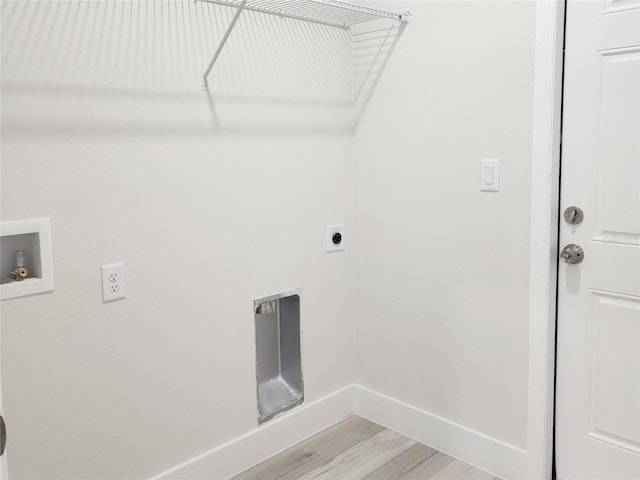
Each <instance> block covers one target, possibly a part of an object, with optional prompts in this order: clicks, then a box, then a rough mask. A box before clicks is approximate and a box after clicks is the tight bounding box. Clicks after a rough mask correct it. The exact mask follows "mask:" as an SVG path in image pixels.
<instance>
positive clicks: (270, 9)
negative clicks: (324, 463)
mask: <svg viewBox="0 0 640 480" xmlns="http://www.w3.org/2000/svg"><path fill="white" fill-rule="evenodd" d="M195 1H197V2H203V3H213V4H216V5H223V6H226V7H234V8H236V9H237V10H236V13H235V14H234V16H233V19H232V20H231V23H230V24H229V26H228V28H227V31H226V32H225V34H224V35H223V37H222V40H221V41H220V44H219V45H218V48H217V49H216V51H215V53H214V54H213V57H212V58H211V61H210V62H209V65H208V66H207V69H206V70H205V72H204V75H203V76H202V89H203V90H205V91H208V90H209V81H208V78H209V74H210V73H211V69H212V68H213V66H214V65H215V63H216V61H217V60H218V57H219V56H220V53H221V52H222V49H223V48H224V45H225V43H227V40H228V39H229V35H230V34H231V32H232V30H233V28H234V27H235V24H236V22H237V21H238V18H239V17H240V14H241V13H242V12H243V11H244V10H250V11H253V12H259V13H264V14H266V15H276V16H278V17H286V18H293V19H296V20H301V21H305V22H313V23H320V24H322V25H328V26H331V27H338V28H345V29H347V28H351V27H352V26H355V25H360V24H363V23H367V22H371V21H374V20H381V19H386V20H389V21H391V22H392V27H391V28H394V25H398V24H399V25H400V27H399V30H400V33H402V31H403V30H404V27H406V25H407V23H409V19H410V17H411V12H403V13H393V12H388V11H385V10H378V9H376V8H370V7H365V6H364V5H357V4H355V3H348V2H343V1H341V0H195ZM389 31H391V30H389Z"/></svg>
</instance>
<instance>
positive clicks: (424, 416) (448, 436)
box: [354, 385, 527, 479]
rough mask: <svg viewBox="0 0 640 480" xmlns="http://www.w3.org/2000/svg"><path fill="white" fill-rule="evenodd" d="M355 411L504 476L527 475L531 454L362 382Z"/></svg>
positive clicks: (358, 389) (357, 390)
mask: <svg viewBox="0 0 640 480" xmlns="http://www.w3.org/2000/svg"><path fill="white" fill-rule="evenodd" d="M354 390H355V414H356V415H360V416H361V417H364V418H367V419H369V420H371V421H372V422H375V423H378V424H380V425H382V426H384V427H387V428H389V429H391V430H394V431H396V432H398V433H401V434H403V435H406V436H407V437H410V438H413V439H414V440H417V441H418V442H421V443H424V444H426V445H429V446H431V447H433V448H435V449H437V450H440V451H442V452H445V453H447V454H449V455H451V456H453V457H456V458H458V459H460V460H462V461H464V462H467V463H469V464H471V465H474V466H476V467H478V468H481V469H482V470H485V471H487V472H490V473H492V474H494V475H496V476H498V477H500V478H504V479H516V478H523V477H524V476H525V473H526V465H527V454H526V451H524V450H523V449H521V448H518V447H515V446H513V445H509V444H508V443H505V442H501V441H500V440H496V439H494V438H491V437H488V436H486V435H484V434H482V433H480V432H476V431H474V430H471V429H469V428H467V427H464V426H462V425H458V424H456V423H453V422H451V421H449V420H446V419H444V418H442V417H438V416H437V415H434V414H432V413H429V412H427V411H424V410H420V409H418V408H416V407H413V406H411V405H408V404H406V403H404V402H401V401H399V400H396V399H394V398H391V397H387V396H386V395H382V394H380V393H377V392H374V391H373V390H369V389H368V388H364V387H361V386H358V385H355V386H354Z"/></svg>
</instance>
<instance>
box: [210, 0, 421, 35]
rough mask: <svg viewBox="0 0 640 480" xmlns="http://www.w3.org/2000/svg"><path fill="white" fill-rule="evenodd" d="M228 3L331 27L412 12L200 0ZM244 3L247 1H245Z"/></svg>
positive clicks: (301, 0) (285, 0)
mask: <svg viewBox="0 0 640 480" xmlns="http://www.w3.org/2000/svg"><path fill="white" fill-rule="evenodd" d="M198 1H200V2H205V3H214V4H216V5H224V6H227V7H236V8H243V9H245V10H251V11H254V12H260V13H264V14H267V15H277V16H279V17H287V18H294V19H296V20H302V21H306V22H313V23H320V24H323V25H330V26H332V27H339V28H349V27H351V26H353V25H358V24H361V23H366V22H370V21H372V20H379V19H389V20H396V21H398V22H408V21H409V17H410V16H411V13H410V12H403V13H393V12H388V11H385V10H378V9H375V8H370V7H365V6H363V5H357V4H354V3H348V2H342V1H340V0H247V1H246V2H244V1H243V0H198ZM243 4H244V5H243Z"/></svg>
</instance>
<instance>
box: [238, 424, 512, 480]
mask: <svg viewBox="0 0 640 480" xmlns="http://www.w3.org/2000/svg"><path fill="white" fill-rule="evenodd" d="M426 479H430V480H500V479H498V478H497V477H494V476H493V475H491V474H489V473H487V472H484V471H482V470H478V469H477V468H475V467H472V466H471V465H468V464H466V463H464V462H461V461H460V460H456V459H455V458H453V457H450V456H449V455H446V454H444V453H442V452H439V451H437V450H435V449H433V448H431V447H427V446H426V445H423V444H421V443H418V442H416V441H414V440H411V439H410V438H407V437H405V436H404V435H400V434H399V433H396V432H393V431H391V430H388V429H386V428H384V427H381V426H380V425H377V424H375V423H372V422H370V421H368V420H365V419H364V418H362V417H358V416H356V415H352V416H351V417H349V418H347V419H346V420H344V421H343V422H340V423H338V424H336V425H334V426H332V427H330V428H328V429H326V430H323V431H322V432H320V433H318V434H317V435H314V436H313V437H311V438H309V439H307V440H305V441H303V442H301V443H299V444H297V445H294V446H293V447H291V448H289V449H288V450H285V451H284V452H281V453H279V454H278V455H276V456H274V457H272V458H270V459H269V460H266V461H265V462H263V463H261V464H259V465H256V466H255V467H253V468H250V469H249V470H246V471H244V472H242V473H241V474H239V475H236V476H235V477H233V480H426Z"/></svg>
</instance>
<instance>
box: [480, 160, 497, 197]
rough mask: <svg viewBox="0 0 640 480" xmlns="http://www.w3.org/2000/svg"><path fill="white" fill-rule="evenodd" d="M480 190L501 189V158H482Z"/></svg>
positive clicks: (492, 190) (493, 190)
mask: <svg viewBox="0 0 640 480" xmlns="http://www.w3.org/2000/svg"><path fill="white" fill-rule="evenodd" d="M480 190H481V191H482V192H499V191H500V160H498V159H497V158H483V159H482V160H480Z"/></svg>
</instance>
